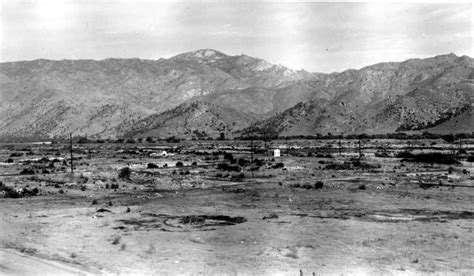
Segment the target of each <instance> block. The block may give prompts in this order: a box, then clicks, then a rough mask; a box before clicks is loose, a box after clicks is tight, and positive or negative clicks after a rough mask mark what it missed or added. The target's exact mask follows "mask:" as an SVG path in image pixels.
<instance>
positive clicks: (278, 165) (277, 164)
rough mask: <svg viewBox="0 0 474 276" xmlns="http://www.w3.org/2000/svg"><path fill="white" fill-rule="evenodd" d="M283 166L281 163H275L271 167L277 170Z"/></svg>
mask: <svg viewBox="0 0 474 276" xmlns="http://www.w3.org/2000/svg"><path fill="white" fill-rule="evenodd" d="M284 167H285V164H283V163H282V162H279V163H276V164H275V165H273V166H272V168H273V169H279V168H284Z"/></svg>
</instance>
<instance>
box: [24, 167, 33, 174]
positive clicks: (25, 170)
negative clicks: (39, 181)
mask: <svg viewBox="0 0 474 276" xmlns="http://www.w3.org/2000/svg"><path fill="white" fill-rule="evenodd" d="M20 174H35V171H34V170H33V169H30V168H25V169H23V170H22V171H21V172H20Z"/></svg>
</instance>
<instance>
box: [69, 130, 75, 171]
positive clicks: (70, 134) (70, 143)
mask: <svg viewBox="0 0 474 276" xmlns="http://www.w3.org/2000/svg"><path fill="white" fill-rule="evenodd" d="M69 152H70V154H71V174H74V165H73V159H72V133H69Z"/></svg>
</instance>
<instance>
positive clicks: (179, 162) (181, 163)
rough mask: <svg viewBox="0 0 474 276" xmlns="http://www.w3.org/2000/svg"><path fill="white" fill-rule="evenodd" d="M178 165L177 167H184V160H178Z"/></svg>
mask: <svg viewBox="0 0 474 276" xmlns="http://www.w3.org/2000/svg"><path fill="white" fill-rule="evenodd" d="M176 167H177V168H181V167H184V164H183V162H181V161H178V162H176Z"/></svg>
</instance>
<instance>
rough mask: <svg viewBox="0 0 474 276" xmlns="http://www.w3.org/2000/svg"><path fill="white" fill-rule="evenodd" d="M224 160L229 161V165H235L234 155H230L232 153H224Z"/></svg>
mask: <svg viewBox="0 0 474 276" xmlns="http://www.w3.org/2000/svg"><path fill="white" fill-rule="evenodd" d="M224 160H229V161H230V162H231V163H235V161H236V160H235V158H234V155H232V153H228V152H225V153H224Z"/></svg>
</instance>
